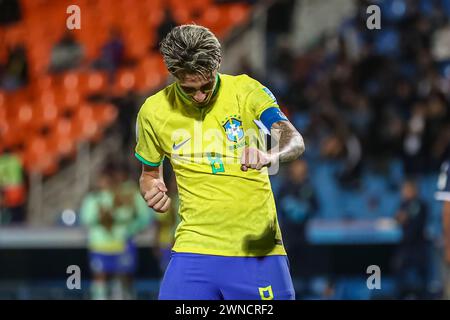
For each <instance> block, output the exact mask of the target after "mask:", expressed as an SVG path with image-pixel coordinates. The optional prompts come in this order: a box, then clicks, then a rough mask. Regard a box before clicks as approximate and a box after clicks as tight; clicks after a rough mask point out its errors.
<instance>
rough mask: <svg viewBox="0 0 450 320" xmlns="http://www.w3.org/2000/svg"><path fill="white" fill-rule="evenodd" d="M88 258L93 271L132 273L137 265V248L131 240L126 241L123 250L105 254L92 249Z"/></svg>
mask: <svg viewBox="0 0 450 320" xmlns="http://www.w3.org/2000/svg"><path fill="white" fill-rule="evenodd" d="M89 260H90V267H91V270H92V272H94V273H108V274H133V273H134V272H135V271H136V265H137V248H136V245H135V244H134V242H133V241H128V242H127V245H126V247H125V251H124V252H121V253H118V254H106V253H100V252H95V251H92V252H91V253H90V255H89Z"/></svg>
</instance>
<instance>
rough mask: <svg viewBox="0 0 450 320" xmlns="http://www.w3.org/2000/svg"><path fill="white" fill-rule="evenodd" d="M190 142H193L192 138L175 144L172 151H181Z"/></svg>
mask: <svg viewBox="0 0 450 320" xmlns="http://www.w3.org/2000/svg"><path fill="white" fill-rule="evenodd" d="M189 140H191V138H189V139H187V140H184V141H183V142H180V143H179V144H175V142H174V143H173V146H172V149H173V150H174V151H176V150H178V149H180V148H181V147H182V146H184V145H185V144H186V142H188V141H189Z"/></svg>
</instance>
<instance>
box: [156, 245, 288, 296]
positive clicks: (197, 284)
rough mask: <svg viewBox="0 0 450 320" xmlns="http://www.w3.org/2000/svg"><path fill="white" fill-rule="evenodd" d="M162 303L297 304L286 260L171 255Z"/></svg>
mask: <svg viewBox="0 0 450 320" xmlns="http://www.w3.org/2000/svg"><path fill="white" fill-rule="evenodd" d="M159 299H160V300H224V299H226V300H272V299H275V300H294V299H295V292H294V287H293V285H292V279H291V275H290V273H289V262H288V258H287V256H266V257H224V256H213V255H204V254H194V253H175V252H174V253H172V257H171V259H170V262H169V265H168V266H167V270H166V273H165V275H164V278H163V280H162V283H161V288H160V291H159Z"/></svg>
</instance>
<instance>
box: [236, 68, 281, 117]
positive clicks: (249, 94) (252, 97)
mask: <svg viewBox="0 0 450 320" xmlns="http://www.w3.org/2000/svg"><path fill="white" fill-rule="evenodd" d="M241 77H242V78H241V81H242V85H240V86H239V88H240V90H242V91H243V92H242V94H243V95H244V97H245V104H246V106H247V107H248V108H250V110H252V112H253V114H254V115H255V118H257V119H259V118H260V117H261V114H262V113H263V112H264V111H265V110H266V109H268V108H271V107H275V108H280V107H279V105H278V102H277V99H276V98H275V96H274V95H273V93H272V92H271V91H270V90H269V89H268V88H267V87H265V86H264V85H262V84H261V83H260V82H259V81H257V80H255V79H253V78H250V77H249V76H247V75H242V76H241Z"/></svg>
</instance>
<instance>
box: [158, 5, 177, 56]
mask: <svg viewBox="0 0 450 320" xmlns="http://www.w3.org/2000/svg"><path fill="white" fill-rule="evenodd" d="M176 26H177V22H176V21H175V19H174V18H173V16H172V13H171V11H170V10H169V9H166V10H165V11H164V19H163V21H162V22H161V24H160V25H159V26H158V29H157V30H156V35H157V40H156V43H155V45H154V46H153V48H152V50H154V51H158V50H159V44H160V42H161V41H162V40H163V39H164V38H165V36H166V35H167V34H168V33H169V32H170V30H172V29H173V28H174V27H176Z"/></svg>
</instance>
